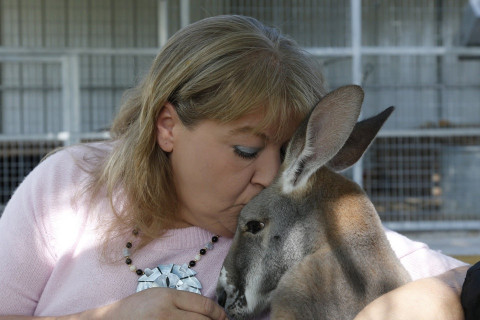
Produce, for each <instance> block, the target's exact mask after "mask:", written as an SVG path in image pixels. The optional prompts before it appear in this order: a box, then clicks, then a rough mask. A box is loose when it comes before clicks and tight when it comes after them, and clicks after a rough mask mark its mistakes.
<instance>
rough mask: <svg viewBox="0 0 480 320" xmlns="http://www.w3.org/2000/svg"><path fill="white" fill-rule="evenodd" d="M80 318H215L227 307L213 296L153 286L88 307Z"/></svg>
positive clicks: (221, 319) (219, 318) (218, 319)
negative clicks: (95, 307) (208, 296)
mask: <svg viewBox="0 0 480 320" xmlns="http://www.w3.org/2000/svg"><path fill="white" fill-rule="evenodd" d="M79 316H80V319H116V320H123V319H129V320H130V319H138V320H141V319H185V320H189V319H195V320H196V319H199V320H200V319H215V320H225V319H227V316H226V314H225V311H224V310H223V309H222V308H221V307H220V306H219V305H218V304H217V303H216V302H215V301H213V300H212V299H209V298H206V297H203V296H201V295H199V294H196V293H191V292H186V291H179V290H174V289H168V288H150V289H147V290H144V291H141V292H138V293H136V294H133V295H131V296H129V297H127V298H125V299H122V300H120V301H117V302H114V303H113V304H110V305H107V306H104V307H100V308H97V309H93V310H88V311H85V312H83V313H81V314H79Z"/></svg>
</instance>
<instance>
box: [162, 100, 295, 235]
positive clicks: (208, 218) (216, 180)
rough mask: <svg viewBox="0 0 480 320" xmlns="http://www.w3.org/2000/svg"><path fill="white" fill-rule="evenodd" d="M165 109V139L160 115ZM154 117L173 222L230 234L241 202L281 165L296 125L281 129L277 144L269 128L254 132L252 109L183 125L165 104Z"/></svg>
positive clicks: (264, 184) (255, 117) (255, 115)
mask: <svg viewBox="0 0 480 320" xmlns="http://www.w3.org/2000/svg"><path fill="white" fill-rule="evenodd" d="M164 112H169V113H170V116H171V120H170V122H165V121H164V122H163V124H167V126H168V127H169V130H168V132H169V135H167V140H168V141H169V142H165V139H164V138H165V134H162V133H166V132H167V130H165V128H164V127H165V126H164V127H163V128H162V123H161V119H162V114H163V113H164ZM162 114H161V115H160V117H159V120H158V121H157V128H158V129H159V131H158V142H159V144H160V146H161V147H162V148H163V149H164V150H165V151H167V152H169V157H170V161H171V164H172V169H173V179H174V183H175V186H176V190H177V194H178V199H179V208H180V212H179V221H178V222H179V223H178V226H179V227H182V226H190V225H193V226H198V227H201V228H204V229H206V230H209V231H211V232H212V233H215V234H219V235H222V236H227V237H232V236H233V234H234V233H235V229H236V225H237V217H238V214H239V213H240V210H241V209H242V208H243V206H244V205H245V204H246V203H247V202H248V201H250V200H251V199H252V198H253V197H254V196H255V195H257V194H258V193H259V192H260V191H261V190H263V189H264V188H265V187H267V186H268V185H269V184H270V183H271V182H272V180H273V178H274V177H275V175H276V174H277V171H278V169H279V167H280V165H281V161H282V159H281V153H282V151H283V148H284V147H285V146H286V143H287V141H288V139H289V138H290V137H291V135H292V134H293V131H294V129H295V127H296V124H293V123H292V126H291V128H288V129H287V130H285V137H284V139H282V141H280V142H275V141H273V140H272V139H271V137H272V131H273V130H271V129H270V130H266V131H265V132H262V133H261V134H255V133H254V132H253V128H255V127H256V126H257V125H258V124H259V123H260V122H261V121H262V116H263V115H262V113H260V112H258V113H253V114H249V115H247V116H244V117H242V118H240V119H238V120H236V121H233V122H230V123H228V124H220V123H218V122H216V121H212V120H204V121H201V122H200V123H199V124H197V125H196V126H195V127H194V128H193V129H188V128H186V127H185V126H183V125H182V123H181V122H180V121H179V120H178V118H177V115H176V112H175V111H174V109H173V107H172V106H171V105H168V104H167V106H166V107H165V108H164V109H163V111H162Z"/></svg>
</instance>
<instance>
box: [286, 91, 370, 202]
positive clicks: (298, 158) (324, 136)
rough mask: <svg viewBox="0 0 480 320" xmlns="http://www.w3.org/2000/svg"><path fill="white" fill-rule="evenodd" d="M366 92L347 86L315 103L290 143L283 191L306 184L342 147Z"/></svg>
mask: <svg viewBox="0 0 480 320" xmlns="http://www.w3.org/2000/svg"><path fill="white" fill-rule="evenodd" d="M363 96H364V93H363V90H362V88H360V87H359V86H354V85H350V86H344V87H340V88H338V89H336V90H334V91H332V92H330V93H329V94H327V95H326V96H325V97H323V98H322V100H321V101H320V102H319V103H318V104H317V105H316V106H315V108H314V109H313V110H312V112H311V113H310V115H309V116H308V117H307V118H306V119H305V120H304V121H303V122H302V124H301V125H300V127H299V128H298V129H297V131H296V132H295V134H294V135H293V137H292V139H291V141H290V143H289V145H288V147H287V151H286V155H285V161H284V170H283V172H282V174H281V183H282V189H283V192H285V193H289V192H292V191H294V190H296V189H298V188H301V187H303V186H304V185H305V184H306V183H307V181H308V179H309V178H310V176H311V175H312V174H313V173H314V172H315V171H317V170H318V168H320V167H321V166H323V165H325V164H326V163H327V162H328V161H330V160H331V159H332V158H333V157H334V156H335V155H336V154H337V152H338V151H339V150H340V149H341V148H342V147H343V145H344V144H345V142H346V141H347V139H348V137H349V136H350V133H351V132H352V130H353V128H354V126H355V124H356V122H357V119H358V116H359V114H360V109H361V107H362V102H363Z"/></svg>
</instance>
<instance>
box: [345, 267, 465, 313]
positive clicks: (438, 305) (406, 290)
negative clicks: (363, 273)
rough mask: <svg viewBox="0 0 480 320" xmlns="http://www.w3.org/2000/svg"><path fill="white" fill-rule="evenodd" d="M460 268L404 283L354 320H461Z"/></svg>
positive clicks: (461, 270) (461, 276)
mask: <svg viewBox="0 0 480 320" xmlns="http://www.w3.org/2000/svg"><path fill="white" fill-rule="evenodd" d="M465 272H466V269H465V268H464V267H462V268H457V269H454V270H451V271H448V272H446V273H444V274H442V275H439V276H437V277H431V278H425V279H420V280H416V281H412V282H410V283H407V284H406V285H404V286H402V287H400V288H397V289H395V290H393V291H390V292H388V293H386V294H384V295H382V296H381V297H379V298H377V299H375V300H374V301H373V302H371V303H370V304H368V305H367V306H366V307H365V308H364V309H363V310H362V311H361V312H360V313H359V314H358V315H357V316H356V317H355V319H354V320H387V319H388V320H413V319H415V320H416V319H424V320H429V319H432V320H463V319H464V314H463V309H462V306H461V304H460V298H459V295H460V290H459V288H461V285H462V283H463V279H464V278H465Z"/></svg>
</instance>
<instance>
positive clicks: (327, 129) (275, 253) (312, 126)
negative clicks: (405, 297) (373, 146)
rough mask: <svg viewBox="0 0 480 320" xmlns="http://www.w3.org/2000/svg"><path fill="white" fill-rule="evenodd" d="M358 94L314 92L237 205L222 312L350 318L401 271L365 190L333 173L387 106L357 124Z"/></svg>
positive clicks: (403, 275) (403, 278)
mask: <svg viewBox="0 0 480 320" xmlns="http://www.w3.org/2000/svg"><path fill="white" fill-rule="evenodd" d="M362 101H363V90H362V89H361V88H360V87H358V86H346V87H342V88H339V89H337V90H335V91H334V92H332V93H330V94H328V95H327V96H326V97H324V98H323V99H322V101H320V102H319V104H318V105H317V106H316V107H315V108H314V110H313V111H312V113H311V115H310V116H309V117H307V119H306V120H305V121H304V122H303V123H302V124H301V125H300V127H299V128H298V130H297V131H296V133H295V134H294V137H293V138H292V140H291V142H290V144H289V146H288V148H287V153H286V158H285V161H284V163H283V165H282V168H281V169H280V172H279V174H278V175H277V177H276V179H275V180H274V182H273V183H272V185H271V186H270V187H268V188H266V189H265V190H263V191H262V192H261V193H260V194H259V195H258V196H256V197H255V198H254V199H253V200H252V201H250V202H249V203H248V204H247V205H246V206H245V207H244V209H243V210H242V212H241V213H240V216H239V220H238V228H237V232H236V234H235V237H234V240H233V244H232V247H231V249H230V252H229V254H228V255H227V257H226V259H225V262H224V267H223V269H222V275H221V276H220V279H219V284H218V287H217V295H218V296H219V297H220V298H219V300H223V301H220V303H221V304H223V303H225V309H226V311H227V313H228V315H229V317H231V318H232V319H249V318H251V317H253V316H255V315H257V314H259V313H261V312H263V311H264V310H267V309H268V308H271V317H272V319H342V320H345V319H347V320H348V319H353V318H354V317H355V315H356V314H357V313H358V312H359V311H360V310H361V309H362V308H363V307H364V306H366V305H367V304H368V303H369V302H371V301H372V300H374V299H375V298H377V297H378V296H380V295H382V294H384V293H386V292H388V291H390V290H392V289H394V288H396V287H398V286H400V285H402V284H404V283H406V282H408V281H409V280H410V278H409V275H408V274H407V272H406V271H405V269H404V268H403V267H402V265H401V264H400V262H399V260H398V259H397V257H396V256H395V254H394V252H393V250H392V249H391V247H390V244H389V242H388V240H387V238H386V236H385V233H384V230H383V227H382V225H381V222H380V219H379V217H378V214H377V212H376V211H375V208H374V206H373V204H372V203H371V201H370V200H369V199H368V197H367V195H366V194H365V192H364V191H363V190H362V188H361V187H359V186H358V185H357V184H356V183H354V182H353V181H351V180H349V179H347V178H345V177H343V176H342V175H340V174H338V173H336V172H335V170H343V169H345V168H347V167H349V166H351V165H353V164H354V163H355V162H356V161H357V160H358V159H359V158H360V157H361V155H362V154H363V153H364V152H365V150H366V149H367V148H368V146H369V145H370V143H371V141H372V140H373V139H374V138H375V136H376V134H377V132H378V130H379V129H380V127H381V126H382V125H383V123H384V122H385V121H386V119H387V118H388V116H389V115H390V113H391V112H392V110H393V108H389V109H387V110H385V111H384V112H382V113H381V114H379V115H377V116H376V117H373V118H370V119H367V120H365V121H362V122H359V123H357V118H358V115H359V113H360V108H361V104H362ZM257 222H258V223H261V224H257ZM262 224H263V225H262ZM252 226H253V227H254V228H252ZM262 227H263V228H262ZM258 229H261V230H258ZM257 230H258V232H256V233H253V232H252V231H257Z"/></svg>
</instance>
